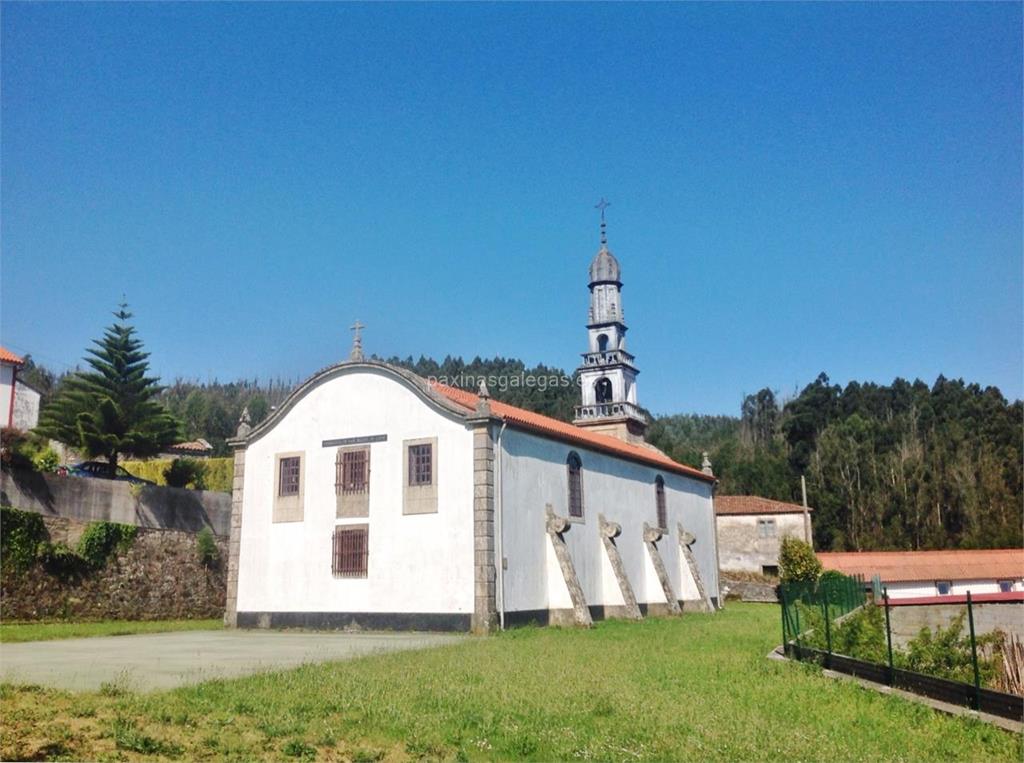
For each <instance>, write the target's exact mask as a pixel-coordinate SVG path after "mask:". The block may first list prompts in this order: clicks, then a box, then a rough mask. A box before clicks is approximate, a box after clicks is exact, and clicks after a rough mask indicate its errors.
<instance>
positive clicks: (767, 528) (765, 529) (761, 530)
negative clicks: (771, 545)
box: [757, 519, 775, 538]
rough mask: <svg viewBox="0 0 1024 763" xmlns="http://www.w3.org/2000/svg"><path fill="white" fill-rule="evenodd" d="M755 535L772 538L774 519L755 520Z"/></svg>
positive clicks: (773, 534) (773, 535)
mask: <svg viewBox="0 0 1024 763" xmlns="http://www.w3.org/2000/svg"><path fill="white" fill-rule="evenodd" d="M757 537H759V538H774V537H775V520H774V519H758V520H757Z"/></svg>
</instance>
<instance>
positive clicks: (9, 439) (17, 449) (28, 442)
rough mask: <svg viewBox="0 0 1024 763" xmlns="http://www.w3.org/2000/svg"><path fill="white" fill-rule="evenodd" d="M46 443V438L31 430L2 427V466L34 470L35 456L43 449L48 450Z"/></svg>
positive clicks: (0, 442)
mask: <svg viewBox="0 0 1024 763" xmlns="http://www.w3.org/2000/svg"><path fill="white" fill-rule="evenodd" d="M48 443H49V441H48V440H47V439H46V438H44V437H40V436H39V435H37V434H34V433H32V432H23V431H21V430H20V429H14V428H13V427H4V428H3V429H2V430H0V461H2V462H3V466H4V468H11V467H13V468H15V469H31V470H32V471H35V470H36V469H37V466H36V458H38V457H39V455H40V454H41V453H42V452H43V451H44V450H50V448H49V444H48ZM51 452H52V451H51ZM54 455H56V454H54ZM54 468H56V465H55V466H54Z"/></svg>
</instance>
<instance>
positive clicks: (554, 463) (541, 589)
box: [498, 429, 718, 611]
mask: <svg viewBox="0 0 1024 763" xmlns="http://www.w3.org/2000/svg"><path fill="white" fill-rule="evenodd" d="M501 445H502V450H503V453H502V454H501V455H500V459H501V475H500V482H499V485H498V487H499V489H500V490H501V501H502V512H503V520H502V522H503V532H502V541H501V546H502V549H501V550H502V554H503V555H504V556H505V558H506V559H507V560H508V568H507V569H506V570H505V571H504V586H503V587H504V609H505V610H506V611H530V610H539V609H548V608H552V609H555V608H563V607H568V606H570V604H569V600H568V595H567V594H565V593H563V591H562V586H561V585H559V584H558V579H559V578H560V577H561V572H560V570H559V567H558V564H557V562H556V561H555V558H554V554H553V553H551V551H550V546H551V541H550V539H549V538H548V535H547V533H546V532H545V522H544V507H545V504H551V506H552V508H553V510H554V512H555V513H556V514H558V515H560V516H568V513H569V511H568V505H567V502H568V497H567V487H566V480H567V476H566V467H565V461H566V457H567V456H568V454H569V452H570V451H572V450H575V451H576V452H577V453H578V454H579V455H580V458H581V459H582V461H583V504H584V521H583V522H582V523H578V524H573V525H572V528H571V529H570V530H569V532H567V533H566V534H565V540H566V544H567V546H568V548H569V550H570V552H571V554H572V559H573V563H574V565H575V567H576V572H577V575H578V576H579V578H580V584H581V585H582V587H583V591H584V594H585V596H586V599H587V604H589V605H601V604H604V605H611V606H615V605H618V604H621V603H622V599H621V597H620V596H619V595H618V594H616V593H615V592H614V591H611V590H610V589H612V588H613V587H614V586H612V585H611V581H610V580H609V574H610V570H608V569H607V568H606V563H605V560H604V557H605V555H606V552H605V550H604V546H603V544H602V542H601V537H600V535H599V529H598V519H597V517H598V514H604V515H605V517H606V518H607V519H608V520H609V521H612V522H618V523H620V524H621V525H622V535H621V536H619V538H617V539H616V542H617V544H618V547H619V551H620V553H621V555H622V561H623V565H624V566H625V569H626V574H627V576H628V577H629V579H630V582H631V583H632V585H633V591H634V593H635V594H636V596H637V600H638V601H639V602H641V603H644V602H648V603H652V602H653V603H658V602H664V600H665V598H664V596H663V594H662V592H661V586H660V584H659V583H658V580H657V577H656V576H655V575H654V570H653V567H652V566H651V564H650V561H649V559H648V555H647V549H646V547H645V545H644V543H643V523H644V522H645V521H646V522H647V523H648V524H650V525H652V526H654V525H656V524H657V512H656V507H655V493H654V478H655V477H656V476H657V475H659V474H660V475H661V476H662V477H663V478H664V479H665V494H666V504H667V509H668V519H669V523H668V524H669V529H670V534H669V535H668V536H666V537H665V538H663V539H662V541H661V542H659V544H658V548H659V549H660V551H661V555H662V558H663V559H664V561H665V567H666V569H667V570H668V572H669V576H670V578H671V579H672V585H673V586H674V588H675V593H676V595H677V596H680V597H683V596H685V595H686V591H694V593H693V596H694V597H695V595H696V594H695V589H694V588H693V584H692V582H688V581H687V582H685V583H684V572H683V570H684V567H685V560H683V559H682V558H681V554H680V552H679V539H678V536H677V530H676V524H677V523H678V522H681V523H682V525H683V526H684V527H685V528H686V529H687V530H688V531H689V532H691V533H693V534H694V535H695V536H696V538H697V541H696V543H695V544H694V546H693V551H694V555H695V557H696V559H697V563H698V566H699V568H700V572H701V575H702V577H703V580H704V584H705V586H706V587H707V589H708V592H709V594H710V595H711V596H716V597H717V595H718V568H717V562H716V556H715V528H714V516H713V513H712V511H713V510H712V505H711V485H710V484H708V483H706V482H703V481H700V480H696V479H690V478H687V477H684V476H681V475H677V474H675V473H672V472H668V471H660V470H658V469H656V468H654V467H651V466H645V465H642V464H639V463H634V462H631V461H625V460H621V459H617V458H613V457H611V456H607V455H604V454H602V453H598V452H596V451H590V450H587V449H586V448H581V447H576V446H570V445H568V444H563V443H560V442H555V441H552V440H546V439H544V438H541V437H538V436H536V435H532V434H529V433H526V432H522V431H518V430H514V429H506V430H505V432H504V434H503V435H502V440H501ZM687 577H688V574H687ZM552 578H554V579H552ZM549 582H550V585H549ZM549 590H550V591H551V592H552V593H551V595H550V597H549Z"/></svg>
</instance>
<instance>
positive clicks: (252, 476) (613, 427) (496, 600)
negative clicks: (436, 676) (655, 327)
mask: <svg viewBox="0 0 1024 763" xmlns="http://www.w3.org/2000/svg"><path fill="white" fill-rule="evenodd" d="M589 287H590V313H589V320H588V324H587V330H588V338H589V342H588V347H587V351H586V352H585V353H583V363H582V366H581V367H580V369H579V375H580V378H581V384H582V400H581V404H580V405H579V406H578V407H577V409H576V419H575V421H574V422H573V423H572V424H569V423H566V422H563V421H559V420H556V419H552V418H549V417H546V416H541V415H539V414H536V413H533V412H531V411H527V410H523V409H521V408H516V407H513V406H510V405H506V404H504V403H501V402H499V401H497V400H492V399H490V397H489V395H488V394H487V390H486V388H484V387H481V388H480V389H478V390H476V391H469V390H463V389H456V388H453V387H448V386H444V385H440V384H436V383H432V382H430V381H428V380H426V379H423V378H421V377H419V376H416V375H414V374H412V373H410V372H409V371H407V370H404V369H402V368H398V367H395V366H392V365H389V364H386V363H382V362H379V361H375V360H366V359H364V358H363V354H362V347H361V342H360V339H359V336H358V331H357V333H356V340H355V343H354V346H353V351H352V358H351V359H350V360H348V361H345V362H342V363H338V364H337V365H334V366H331V367H329V368H325V369H323V370H321V371H319V372H318V373H316V374H314V375H313V376H312V377H311V378H310V379H308V380H307V381H306V382H304V383H303V384H302V385H300V386H299V387H298V388H297V389H296V390H295V391H294V392H293V393H292V394H291V395H290V396H289V397H288V399H287V400H286V401H285V402H284V403H283V404H282V405H281V406H279V407H278V408H277V409H276V410H275V411H274V412H273V413H272V414H271V415H270V416H269V417H268V418H267V419H266V420H265V421H263V422H262V423H261V424H260V425H259V426H257V427H255V428H250V427H249V425H248V422H247V421H246V420H245V416H243V421H242V423H241V424H240V426H239V431H238V435H237V438H236V439H235V440H234V441H233V442H232V445H233V447H234V449H235V450H234V452H235V477H234V493H233V504H232V518H231V537H230V543H229V549H230V555H229V563H228V597H227V614H226V616H225V620H226V622H227V624H228V625H230V626H237V627H245V628H252V627H261V628H268V627H269V628H274V627H304V628H347V629H410V630H432V631H433V630H437V631H444V630H450V631H470V630H471V631H474V632H488V631H492V630H495V629H498V628H506V627H510V626H514V625H518V624H525V623H531V622H533V623H538V624H552V625H556V624H558V625H570V624H576V625H583V626H586V625H589V624H591V623H592V622H593V620H595V619H602V618H608V617H619V618H635V619H638V618H642V617H644V616H646V615H657V614H673V613H678V612H680V611H682V610H700V611H711V610H713V609H715V608H716V607H717V606H718V597H719V593H718V591H719V585H718V563H717V544H716V536H715V514H714V509H713V506H712V495H713V491H714V485H715V478H714V477H713V476H712V475H711V473H710V468H707V467H706V468H705V469H704V470H699V469H694V468H692V467H689V466H685V465H683V464H680V463H676V462H675V461H673V460H672V459H670V458H669V457H667V456H666V455H665V454H664V453H662V452H661V451H659V450H657V449H656V448H654V447H653V446H651V445H648V444H647V443H645V441H644V432H645V430H646V427H647V422H646V420H645V418H644V415H643V413H642V412H641V410H640V408H639V407H638V405H637V388H636V376H637V369H636V366H635V365H634V358H633V356H632V355H630V354H629V352H627V350H626V324H625V322H624V318H623V312H622V295H621V289H622V281H621V280H620V268H619V263H618V262H617V261H616V259H615V257H614V256H613V255H612V253H611V252H610V251H609V250H608V246H607V240H606V236H605V228H604V222H603V219H602V223H601V247H600V250H599V251H598V253H597V255H596V256H595V257H594V260H593V262H592V263H591V266H590V282H589ZM357 326H358V324H357Z"/></svg>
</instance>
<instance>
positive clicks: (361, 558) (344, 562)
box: [331, 527, 369, 578]
mask: <svg viewBox="0 0 1024 763" xmlns="http://www.w3.org/2000/svg"><path fill="white" fill-rule="evenodd" d="M368 552H369V543H368V531H367V528H366V527H335V528H334V561H333V564H332V565H331V570H332V572H333V573H334V575H335V576H336V577H340V578H365V577H366V562H367V556H368Z"/></svg>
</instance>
